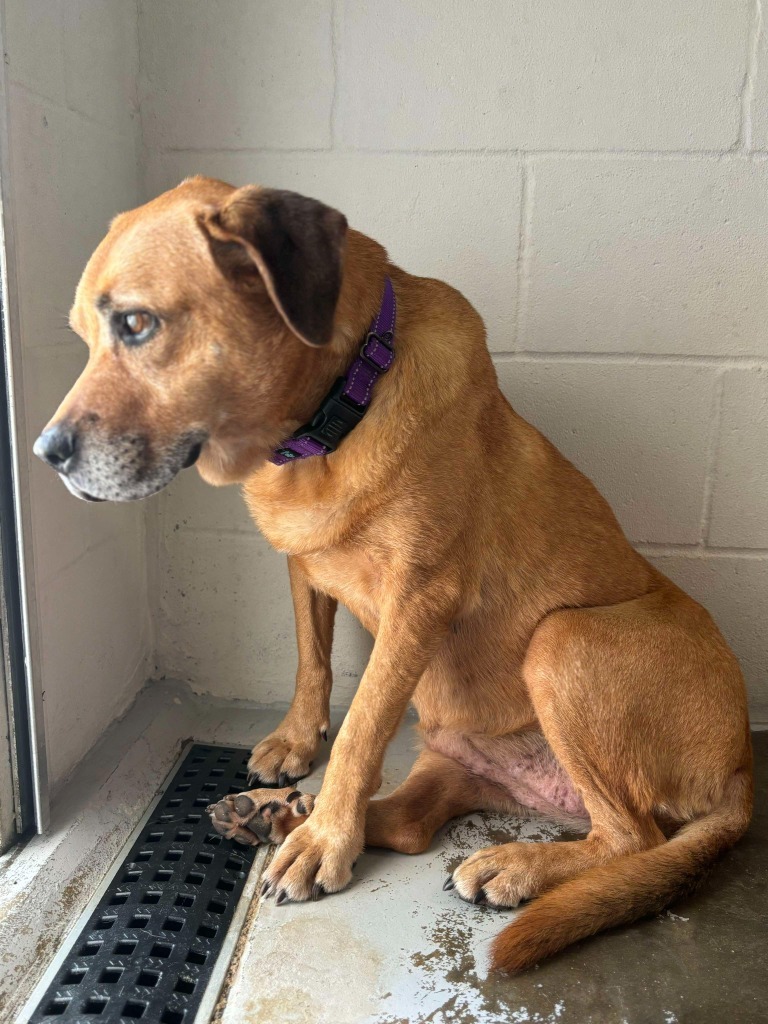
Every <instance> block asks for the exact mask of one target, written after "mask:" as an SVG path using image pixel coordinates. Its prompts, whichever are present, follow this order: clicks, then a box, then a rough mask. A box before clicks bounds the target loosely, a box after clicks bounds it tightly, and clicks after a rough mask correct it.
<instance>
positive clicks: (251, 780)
mask: <svg viewBox="0 0 768 1024" xmlns="http://www.w3.org/2000/svg"><path fill="white" fill-rule="evenodd" d="M245 781H246V785H247V786H248V788H249V789H252V788H253V786H254V785H255V784H256V783H257V782H258V783H261V779H260V778H259V773H258V772H248V778H247V779H246V780H245Z"/></svg>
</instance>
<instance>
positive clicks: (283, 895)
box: [275, 889, 290, 907]
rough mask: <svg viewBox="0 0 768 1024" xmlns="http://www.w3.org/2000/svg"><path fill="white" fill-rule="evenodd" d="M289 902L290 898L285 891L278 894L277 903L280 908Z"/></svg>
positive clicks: (282, 890)
mask: <svg viewBox="0 0 768 1024" xmlns="http://www.w3.org/2000/svg"><path fill="white" fill-rule="evenodd" d="M288 902H290V896H289V895H288V893H287V892H286V891H285V889H281V890H280V892H279V893H278V894H277V899H276V900H275V903H276V904H277V905H278V907H279V906H282V904H283V903H288Z"/></svg>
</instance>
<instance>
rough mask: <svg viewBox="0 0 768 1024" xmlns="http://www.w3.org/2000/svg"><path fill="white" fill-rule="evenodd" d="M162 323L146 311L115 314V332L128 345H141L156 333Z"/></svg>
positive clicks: (138, 310)
mask: <svg viewBox="0 0 768 1024" xmlns="http://www.w3.org/2000/svg"><path fill="white" fill-rule="evenodd" d="M159 324H160V321H159V320H158V319H157V317H156V316H155V315H154V313H148V312H147V311H146V310H145V309H135V310H131V311H130V312H129V313H117V314H115V320H114V325H115V331H116V333H117V335H118V337H119V338H120V340H121V341H122V342H124V343H125V344H126V345H141V344H142V343H143V342H145V341H148V340H149V338H150V337H151V336H152V335H153V334H154V333H155V331H156V330H157V328H158V326H159Z"/></svg>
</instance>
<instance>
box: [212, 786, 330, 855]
mask: <svg viewBox="0 0 768 1024" xmlns="http://www.w3.org/2000/svg"><path fill="white" fill-rule="evenodd" d="M314 803H315V798H314V797H313V796H312V794H311V793H300V792H299V791H298V789H293V788H292V787H291V786H287V787H286V788H285V789H251V790H248V791H247V792H245V793H237V794H235V795H234V796H225V797H224V798H223V799H222V800H219V802H218V803H215V804H210V805H209V806H208V808H207V810H208V814H210V816H211V822H212V824H213V827H214V828H215V829H216V831H217V832H218V833H219V835H222V836H224V837H225V838H227V839H234V840H235V842H237V843H242V844H243V845H244V846H258V845H259V843H282V841H283V840H284V839H285V837H286V836H287V835H288V834H289V833H290V832H293V830H294V829H295V828H297V827H298V826H299V825H300V824H301V823H302V822H303V821H306V820H307V818H308V817H309V815H310V814H311V813H312V808H313V806H314Z"/></svg>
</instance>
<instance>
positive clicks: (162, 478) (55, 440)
mask: <svg viewBox="0 0 768 1024" xmlns="http://www.w3.org/2000/svg"><path fill="white" fill-rule="evenodd" d="M206 439H207V435H206V434H205V433H203V432H202V431H193V432H191V433H188V434H186V435H184V436H183V437H181V438H178V439H176V440H175V441H174V442H172V443H171V444H170V445H165V446H163V447H162V448H159V449H158V448H157V447H155V446H153V445H151V444H150V442H149V440H148V439H147V438H146V437H144V436H142V435H139V434H126V435H121V436H118V437H114V438H108V437H106V436H105V435H104V434H102V433H101V432H100V431H96V430H88V431H79V430H78V429H77V428H76V427H75V426H74V425H73V424H71V423H69V422H66V421H63V422H61V423H57V424H54V426H52V427H49V428H48V429H47V430H45V431H43V433H42V434H41V435H40V437H38V439H37V441H35V444H34V447H33V451H34V453H35V455H37V456H38V458H40V459H42V460H43V462H45V463H47V464H48V465H49V466H51V467H52V468H53V469H55V470H56V472H57V473H58V474H59V475H60V476H61V478H62V480H63V481H64V483H65V485H66V486H67V488H68V490H69V491H70V492H71V493H72V494H74V495H75V496H76V497H77V498H81V499H82V500H83V501H136V500H138V499H140V498H147V497H149V496H150V495H152V494H155V493H156V492H157V491H160V490H162V488H163V487H165V486H166V485H167V484H169V483H170V482H171V480H173V478H174V477H175V476H176V474H177V473H178V472H179V471H180V470H182V469H186V468H187V467H188V466H192V465H194V464H195V462H197V460H198V459H199V457H200V453H201V451H202V449H203V445H204V444H205V441H206Z"/></svg>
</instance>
